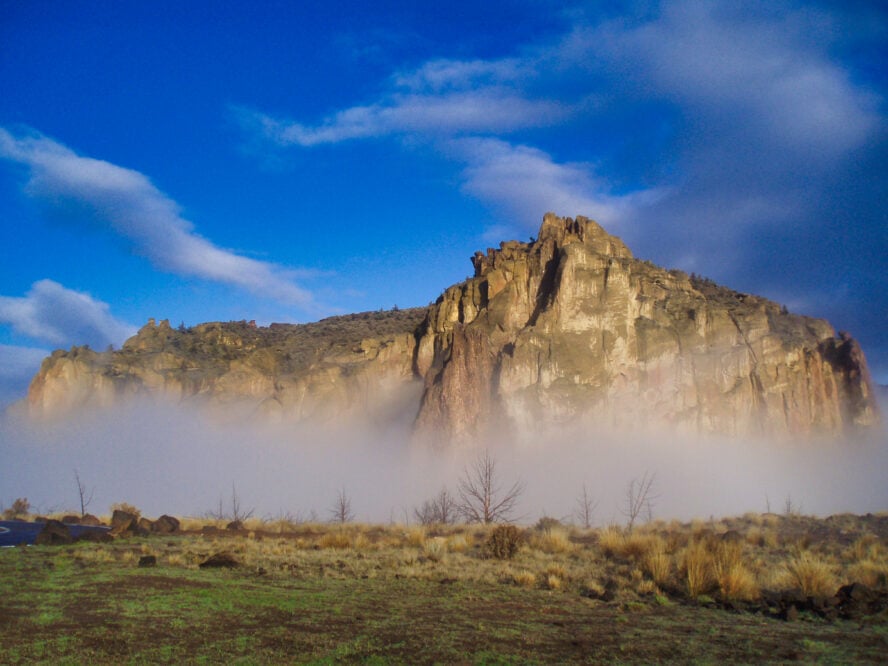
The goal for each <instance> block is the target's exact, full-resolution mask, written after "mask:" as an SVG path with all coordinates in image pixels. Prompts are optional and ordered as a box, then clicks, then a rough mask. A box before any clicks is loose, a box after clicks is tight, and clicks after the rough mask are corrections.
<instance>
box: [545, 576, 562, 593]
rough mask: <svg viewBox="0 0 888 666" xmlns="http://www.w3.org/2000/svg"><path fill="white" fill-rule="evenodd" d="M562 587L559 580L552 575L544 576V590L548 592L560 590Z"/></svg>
mask: <svg viewBox="0 0 888 666" xmlns="http://www.w3.org/2000/svg"><path fill="white" fill-rule="evenodd" d="M562 585H563V582H562V580H561V578H559V577H558V576H556V575H554V574H549V575H548V576H546V589H549V590H560V589H561V587H562Z"/></svg>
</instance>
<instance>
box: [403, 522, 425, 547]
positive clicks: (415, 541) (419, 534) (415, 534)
mask: <svg viewBox="0 0 888 666" xmlns="http://www.w3.org/2000/svg"><path fill="white" fill-rule="evenodd" d="M404 540H405V541H406V542H407V545H408V546H413V547H414V548H422V547H423V545H425V540H426V531H425V529H424V528H422V527H411V528H410V529H409V530H407V532H406V533H405V534H404Z"/></svg>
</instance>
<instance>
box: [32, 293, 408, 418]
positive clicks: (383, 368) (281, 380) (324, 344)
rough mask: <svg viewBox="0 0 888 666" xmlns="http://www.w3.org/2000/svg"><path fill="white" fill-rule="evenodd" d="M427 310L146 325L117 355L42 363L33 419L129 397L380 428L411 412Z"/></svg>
mask: <svg viewBox="0 0 888 666" xmlns="http://www.w3.org/2000/svg"><path fill="white" fill-rule="evenodd" d="M424 316H425V309H410V310H399V311H392V312H379V313H376V312H367V313H361V314H357V315H347V316H344V317H332V318H330V319H326V320H323V321H321V322H318V323H315V324H305V325H290V324H272V325H271V326H270V327H267V328H265V327H257V326H255V324H253V323H247V322H228V323H209V324H201V325H199V326H195V327H192V328H187V329H186V328H184V327H182V328H179V329H174V328H172V327H170V324H169V322H168V321H162V322H160V324H156V323H155V322H154V320H150V321H149V322H148V324H146V325H145V326H143V327H142V329H141V330H140V331H139V332H138V333H137V334H136V335H135V336H133V337H132V338H130V339H129V340H127V341H126V343H125V344H124V345H123V348H122V349H121V350H119V351H108V352H103V353H97V352H94V351H92V350H90V349H88V348H84V347H75V348H73V349H72V350H71V351H69V352H64V351H56V352H54V353H53V354H52V356H50V357H49V358H47V359H46V360H45V361H44V362H43V365H42V367H41V369H40V372H39V373H38V374H37V376H36V377H35V378H34V380H33V381H32V383H31V387H30V390H29V392H28V403H29V408H30V412H31V414H32V415H35V416H49V417H51V416H56V415H60V414H65V413H70V412H72V411H76V410H78V409H81V408H84V407H93V406H98V407H109V406H112V405H114V404H117V403H118V402H119V401H121V400H122V399H126V398H127V397H130V396H142V397H145V396H148V397H154V398H160V399H164V400H173V401H175V402H186V403H187V402H194V403H207V404H209V405H216V406H223V407H229V408H235V407H245V408H247V409H249V410H253V411H256V412H258V413H260V414H261V415H262V416H263V417H266V418H273V419H285V418H294V419H298V420H310V421H316V422H325V421H329V420H332V419H335V418H339V417H345V418H348V417H350V416H362V417H368V418H371V419H373V418H379V419H385V418H389V417H390V413H391V411H392V410H394V409H403V408H404V404H403V403H404V401H405V400H406V401H408V402H410V403H412V404H415V402H416V400H417V399H418V395H419V393H418V392H419V390H420V387H421V384H420V383H419V382H418V381H417V380H416V379H415V378H414V376H413V356H414V348H415V345H416V343H415V338H414V335H413V331H414V330H415V329H416V327H417V326H418V325H419V323H420V322H421V321H422V319H423V317H424Z"/></svg>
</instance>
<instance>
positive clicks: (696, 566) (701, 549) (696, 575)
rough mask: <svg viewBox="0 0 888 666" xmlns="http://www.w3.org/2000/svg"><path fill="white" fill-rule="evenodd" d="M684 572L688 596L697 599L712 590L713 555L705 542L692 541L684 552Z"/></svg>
mask: <svg viewBox="0 0 888 666" xmlns="http://www.w3.org/2000/svg"><path fill="white" fill-rule="evenodd" d="M682 570H683V573H684V578H685V583H686V584H687V588H688V596H689V597H691V598H692V599H696V598H697V597H698V596H700V595H701V594H704V593H705V592H708V591H709V590H710V589H711V588H712V582H713V581H712V554H711V553H710V552H709V547H708V545H707V543H706V541H705V540H703V539H700V540H696V541H691V543H689V544H688V547H687V548H686V549H685V551H684V555H683V558H682Z"/></svg>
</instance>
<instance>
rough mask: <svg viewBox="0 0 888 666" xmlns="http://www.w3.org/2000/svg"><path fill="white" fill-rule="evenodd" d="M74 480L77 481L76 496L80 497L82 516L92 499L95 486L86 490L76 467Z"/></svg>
mask: <svg viewBox="0 0 888 666" xmlns="http://www.w3.org/2000/svg"><path fill="white" fill-rule="evenodd" d="M74 480H75V481H77V497H78V498H79V499H80V516H81V518H82V517H83V516H85V515H86V507H88V506H89V504H90V502H92V500H93V494H94V493H95V488H91V489H89V490H87V488H86V486H85V485H84V484H83V481H81V480H80V474H79V473H78V471H77V470H76V469H75V470H74Z"/></svg>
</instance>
